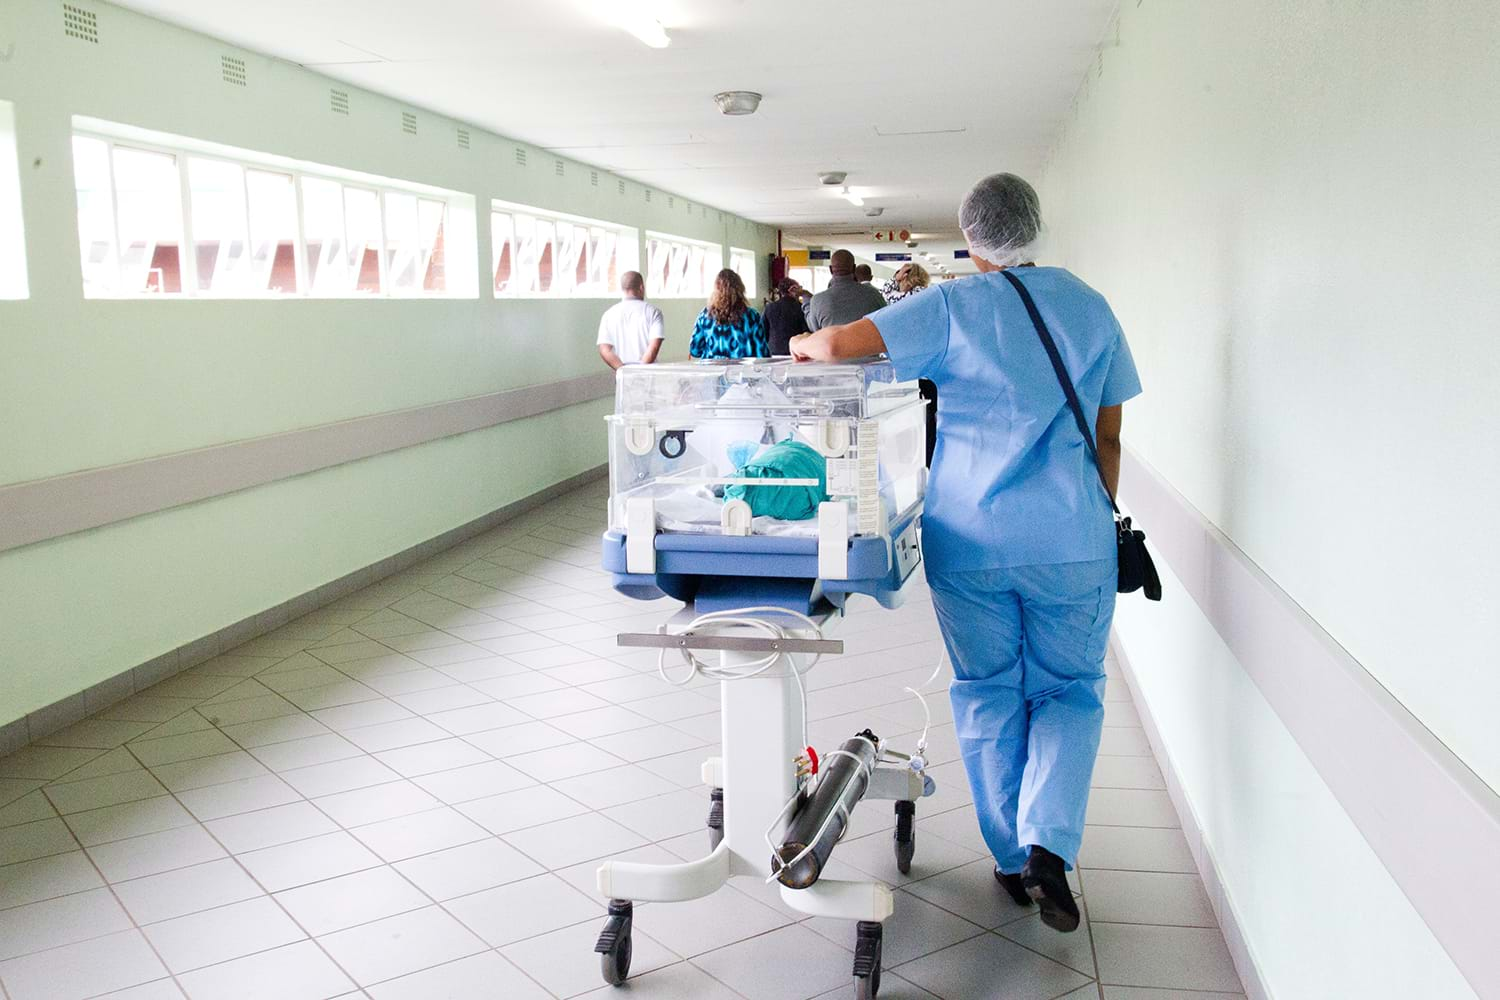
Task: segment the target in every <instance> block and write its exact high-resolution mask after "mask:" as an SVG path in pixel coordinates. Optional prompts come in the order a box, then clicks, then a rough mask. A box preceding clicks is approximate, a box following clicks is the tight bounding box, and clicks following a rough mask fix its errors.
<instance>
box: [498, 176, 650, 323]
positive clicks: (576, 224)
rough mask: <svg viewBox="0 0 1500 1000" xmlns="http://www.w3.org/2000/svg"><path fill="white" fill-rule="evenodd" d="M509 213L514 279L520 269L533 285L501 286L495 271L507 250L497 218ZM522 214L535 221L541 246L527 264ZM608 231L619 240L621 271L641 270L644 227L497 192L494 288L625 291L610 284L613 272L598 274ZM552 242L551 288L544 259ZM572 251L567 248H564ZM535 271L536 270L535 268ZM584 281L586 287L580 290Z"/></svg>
mask: <svg viewBox="0 0 1500 1000" xmlns="http://www.w3.org/2000/svg"><path fill="white" fill-rule="evenodd" d="M500 215H503V216H507V217H508V218H509V220H510V223H509V227H508V229H509V234H510V235H509V245H510V275H511V276H510V279H509V281H510V283H512V284H514V283H515V282H516V281H517V276H518V275H523V274H524V275H525V276H526V277H527V283H528V285H529V287H528V289H527V290H524V291H520V290H512V289H510V288H506V289H504V290H501V289H498V288H496V287H495V284H496V281H495V272H496V271H498V270H499V267H500V254H501V253H502V252H503V247H504V245H505V241H502V240H498V239H496V233H497V231H498V229H497V227H496V224H495V220H496V217H497V216H500ZM520 218H526V219H529V220H530V221H531V224H530V227H529V232H530V235H529V237H528V238H529V240H530V242H531V244H532V249H533V250H534V251H535V253H534V254H532V255H531V256H530V257H528V258H527V267H526V268H522V267H521V266H520V265H521V253H520V247H521V237H522V229H523V228H524V227H522V226H521V225H520V224H519V221H518V220H519V219H520ZM564 226H566V227H567V229H566V239H565V238H564V236H563V227H564ZM544 231H550V232H551V237H550V239H549V240H547V241H546V242H545V243H544V242H542V240H541V235H542V233H543V232H544ZM606 234H612V235H613V236H614V245H613V246H612V247H611V251H612V254H611V256H612V257H613V258H614V259H615V260H616V267H615V270H616V273H617V274H623V273H624V272H626V271H638V270H640V266H641V262H640V252H641V251H640V248H641V233H640V230H639V229H636V228H635V227H634V226H627V225H625V224H624V223H620V222H610V221H608V220H606V219H591V218H589V217H587V216H583V215H572V214H570V213H567V212H554V211H552V210H551V209H547V208H538V207H537V206H535V205H523V204H521V203H520V202H514V201H505V200H503V199H500V198H495V199H492V200H491V201H490V270H489V275H490V289H491V292H492V293H493V295H494V297H495V298H497V299H612V298H615V297H617V296H618V295H619V288H617V287H616V288H610V287H608V285H609V279H608V273H607V272H605V273H604V274H603V275H600V276H599V277H598V279H597V280H596V278H595V275H596V272H597V267H596V261H595V256H594V255H595V251H596V250H597V249H598V246H599V243H600V240H599V237H600V236H602V235H606ZM547 248H550V249H551V270H550V277H549V278H548V281H547V286H548V287H547V288H546V289H545V290H543V289H542V288H541V287H540V286H541V280H542V279H541V273H540V268H541V262H542V256H543V254H544V253H545V252H546V250H547ZM565 249H566V250H568V251H569V252H568V253H566V254H564V250H565ZM580 260H582V261H583V265H584V273H585V280H584V283H583V286H580V285H579V284H578V281H577V271H578V265H579V262H580ZM533 272H535V273H534V274H533ZM580 287H581V288H582V290H580Z"/></svg>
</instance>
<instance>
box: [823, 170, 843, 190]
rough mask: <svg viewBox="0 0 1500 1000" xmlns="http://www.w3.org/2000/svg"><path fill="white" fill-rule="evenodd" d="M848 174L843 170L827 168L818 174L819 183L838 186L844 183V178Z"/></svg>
mask: <svg viewBox="0 0 1500 1000" xmlns="http://www.w3.org/2000/svg"><path fill="white" fill-rule="evenodd" d="M848 176H849V175H848V174H846V173H844V172H843V171H842V170H825V171H823V172H822V173H821V174H819V175H818V183H819V184H826V185H827V186H828V187H837V186H838V185H840V184H842V183H844V178H845V177H848Z"/></svg>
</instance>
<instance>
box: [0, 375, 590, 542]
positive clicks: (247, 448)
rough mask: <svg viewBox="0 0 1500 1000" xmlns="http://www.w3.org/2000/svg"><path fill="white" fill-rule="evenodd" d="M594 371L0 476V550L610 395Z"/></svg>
mask: <svg viewBox="0 0 1500 1000" xmlns="http://www.w3.org/2000/svg"><path fill="white" fill-rule="evenodd" d="M613 391H614V375H613V374H612V373H610V372H600V373H598V374H594V375H580V376H578V377H577V378H570V379H563V380H561V381H558V382H547V383H543V384H541V385H529V386H524V387H522V388H519V389H507V390H505V391H504V392H494V393H489V394H487V395H484V396H472V397H470V398H468V399H456V400H451V401H449V402H443V403H433V404H431V405H429V406H418V407H413V408H412V409H408V410H393V411H391V412H388V413H376V414H372V415H370V416H367V417H355V418H354V419H352V420H341V421H338V422H336V423H331V424H320V425H318V426H316V427H307V428H304V429H301V430H295V431H287V432H285V433H282V434H271V435H267V436H266V437H260V438H251V439H249V440H247V441H232V442H229V443H227V444H220V445H213V446H212V447H208V448H199V449H197V450H194V451H184V452H178V453H176V454H173V455H161V456H159V457H156V458H146V459H142V460H140V461H138V462H126V463H124V464H122V465H111V466H106V467H104V468H102V469H88V470H86V471H83V472H74V473H70V474H68V475H63V476H53V477H51V478H49V479H38V480H35V481H33V482H29V483H16V484H14V485H11V486H0V552H3V551H5V550H6V549H14V548H18V547H20V546H22V545H30V544H32V543H34V542H40V541H45V540H46V539H49V538H57V537H59V536H61V535H68V534H72V533H73V532H75V531H85V530H87V529H89V528H98V527H102V526H103V525H106V524H113V523H115V522H116V521H123V520H126V519H127V518H132V517H139V516H141V515H142V514H151V513H155V512H156V511H160V510H167V509H169V508H171V507H180V506H182V505H183V504H188V503H194V502H196V501H199V500H208V499H211V498H213V497H216V496H223V495H224V494H226V493H233V492H235V491H237V490H244V489H249V488H251V487H253V486H264V485H265V484H267V483H274V482H276V481H277V480H280V479H287V478H290V477H292V476H300V475H303V474H304V473H308V472H316V471H318V470H319V469H326V468H329V467H331V466H335V465H342V464H343V463H344V462H352V461H355V460H357V459H361V458H370V457H372V456H375V455H380V454H384V453H385V452H389V451H396V450H398V449H400V448H409V447H411V446H412V445H418V444H425V443H427V442H429V441H436V440H438V439H440V438H445V437H450V436H452V435H454V434H464V433H466V432H468V431H476V430H482V429H484V428H486V427H494V426H496V425H497V424H503V423H507V422H509V421H511V420H521V419H524V418H526V417H535V416H539V415H541V414H543V413H548V412H550V411H552V410H558V409H562V408H563V407H566V406H573V405H574V404H577V403H586V402H588V401H590V400H594V399H599V398H601V397H604V396H608V395H610V394H611V393H612V392H613Z"/></svg>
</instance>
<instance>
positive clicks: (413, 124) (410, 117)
mask: <svg viewBox="0 0 1500 1000" xmlns="http://www.w3.org/2000/svg"><path fill="white" fill-rule="evenodd" d="M401 131H403V132H405V133H406V134H407V135H416V134H417V116H416V115H414V114H412V113H411V112H410V111H403V112H401Z"/></svg>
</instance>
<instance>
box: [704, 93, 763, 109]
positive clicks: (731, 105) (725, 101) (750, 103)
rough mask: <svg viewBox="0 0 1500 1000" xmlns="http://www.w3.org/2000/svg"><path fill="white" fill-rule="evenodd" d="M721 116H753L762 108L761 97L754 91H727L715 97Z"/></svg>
mask: <svg viewBox="0 0 1500 1000" xmlns="http://www.w3.org/2000/svg"><path fill="white" fill-rule="evenodd" d="M714 103H715V104H717V105H718V106H719V114H721V115H753V114H755V109H756V108H758V107H760V95H759V94H757V93H756V92H755V91H753V90H726V91H723V92H722V93H718V94H715V95H714Z"/></svg>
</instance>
